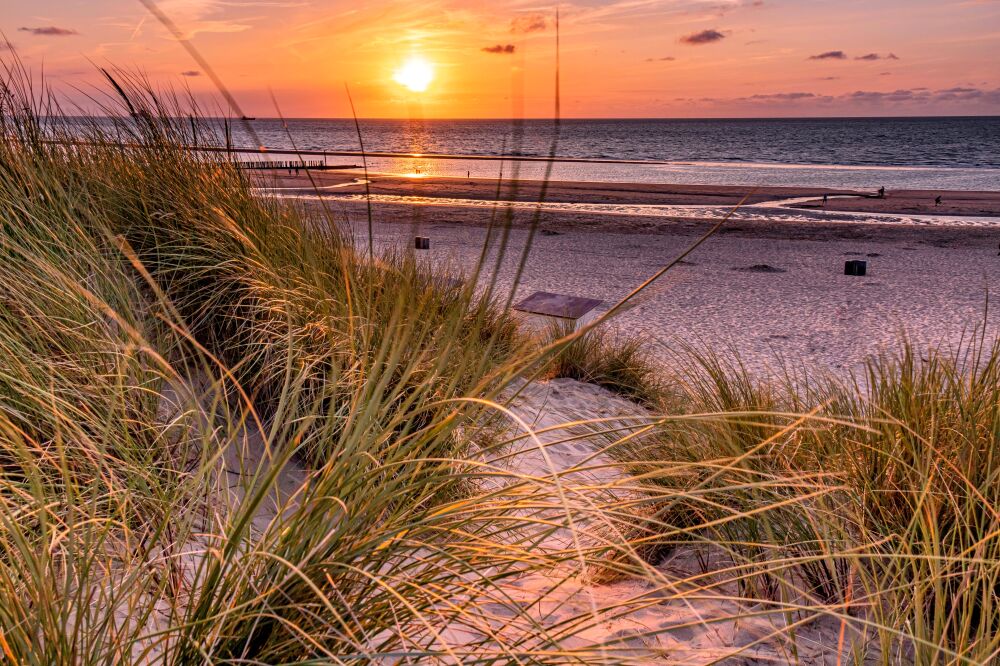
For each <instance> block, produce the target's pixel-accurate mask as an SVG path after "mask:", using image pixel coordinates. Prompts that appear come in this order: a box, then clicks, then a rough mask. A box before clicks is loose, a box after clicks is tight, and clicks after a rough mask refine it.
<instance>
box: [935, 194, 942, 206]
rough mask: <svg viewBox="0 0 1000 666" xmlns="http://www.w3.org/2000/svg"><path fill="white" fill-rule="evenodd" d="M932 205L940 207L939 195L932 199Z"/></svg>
mask: <svg viewBox="0 0 1000 666" xmlns="http://www.w3.org/2000/svg"><path fill="white" fill-rule="evenodd" d="M934 205H935V206H940V205H941V195H940V194H939V195H937V196H936V197H934Z"/></svg>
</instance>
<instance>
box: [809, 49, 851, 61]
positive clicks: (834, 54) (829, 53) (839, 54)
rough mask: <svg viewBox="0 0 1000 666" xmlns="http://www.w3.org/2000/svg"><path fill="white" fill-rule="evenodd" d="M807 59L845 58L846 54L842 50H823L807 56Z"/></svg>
mask: <svg viewBox="0 0 1000 666" xmlns="http://www.w3.org/2000/svg"><path fill="white" fill-rule="evenodd" d="M809 60H847V54H846V53H844V52H843V51H824V52H823V53H817V54H816V55H811V56H809Z"/></svg>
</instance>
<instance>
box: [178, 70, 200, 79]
mask: <svg viewBox="0 0 1000 666" xmlns="http://www.w3.org/2000/svg"><path fill="white" fill-rule="evenodd" d="M181 76H190V77H195V76H201V72H199V71H198V70H197V69H189V70H187V71H186V72H181Z"/></svg>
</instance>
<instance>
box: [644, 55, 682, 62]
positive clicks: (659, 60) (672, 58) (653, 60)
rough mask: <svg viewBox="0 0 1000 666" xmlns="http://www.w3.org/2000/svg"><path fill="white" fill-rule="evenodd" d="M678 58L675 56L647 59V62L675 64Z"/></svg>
mask: <svg viewBox="0 0 1000 666" xmlns="http://www.w3.org/2000/svg"><path fill="white" fill-rule="evenodd" d="M674 60H677V58H675V57H673V56H663V57H662V58H646V62H673V61H674Z"/></svg>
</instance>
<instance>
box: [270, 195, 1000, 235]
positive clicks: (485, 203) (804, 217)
mask: <svg viewBox="0 0 1000 666" xmlns="http://www.w3.org/2000/svg"><path fill="white" fill-rule="evenodd" d="M275 196H278V197H282V198H294V199H305V200H318V199H321V198H324V197H322V196H321V195H316V194H305V193H302V194H276V195H275ZM327 198H337V199H341V200H346V201H366V200H370V201H371V202H372V203H374V204H397V205H411V206H446V207H473V208H490V207H493V206H499V207H501V208H514V209H536V208H541V210H544V211H552V212H573V213H592V214H600V215H625V216H632V217H636V216H638V217H670V218H689V219H708V220H711V219H719V218H722V217H724V216H725V215H727V214H729V213H730V212H731V211H732V209H731V207H729V206H715V205H703V204H686V205H679V204H671V205H660V204H600V203H565V202H548V201H546V202H542V203H539V202H537V201H534V202H533V201H494V200H489V199H459V198H448V197H418V196H405V195H394V194H372V195H370V197H368V196H366V195H364V194H336V195H331V196H330V197H327ZM800 199H801V201H800V200H798V199H785V200H781V201H770V202H764V203H760V204H745V205H743V206H741V207H740V208H739V210H737V211H736V212H735V213H734V214H733V215H732V216H731V219H733V220H743V221H768V220H774V221H776V222H782V221H784V222H812V221H823V222H842V223H845V224H906V225H937V226H956V227H959V226H961V227H969V226H974V227H990V226H1000V217H982V216H957V215H900V214H897V213H876V212H865V213H851V212H842V211H824V210H802V209H795V208H789V207H788V206H791V205H795V204H797V203H803V202H805V201H814V200H815V199H816V197H814V196H812V197H803V198H800Z"/></svg>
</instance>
